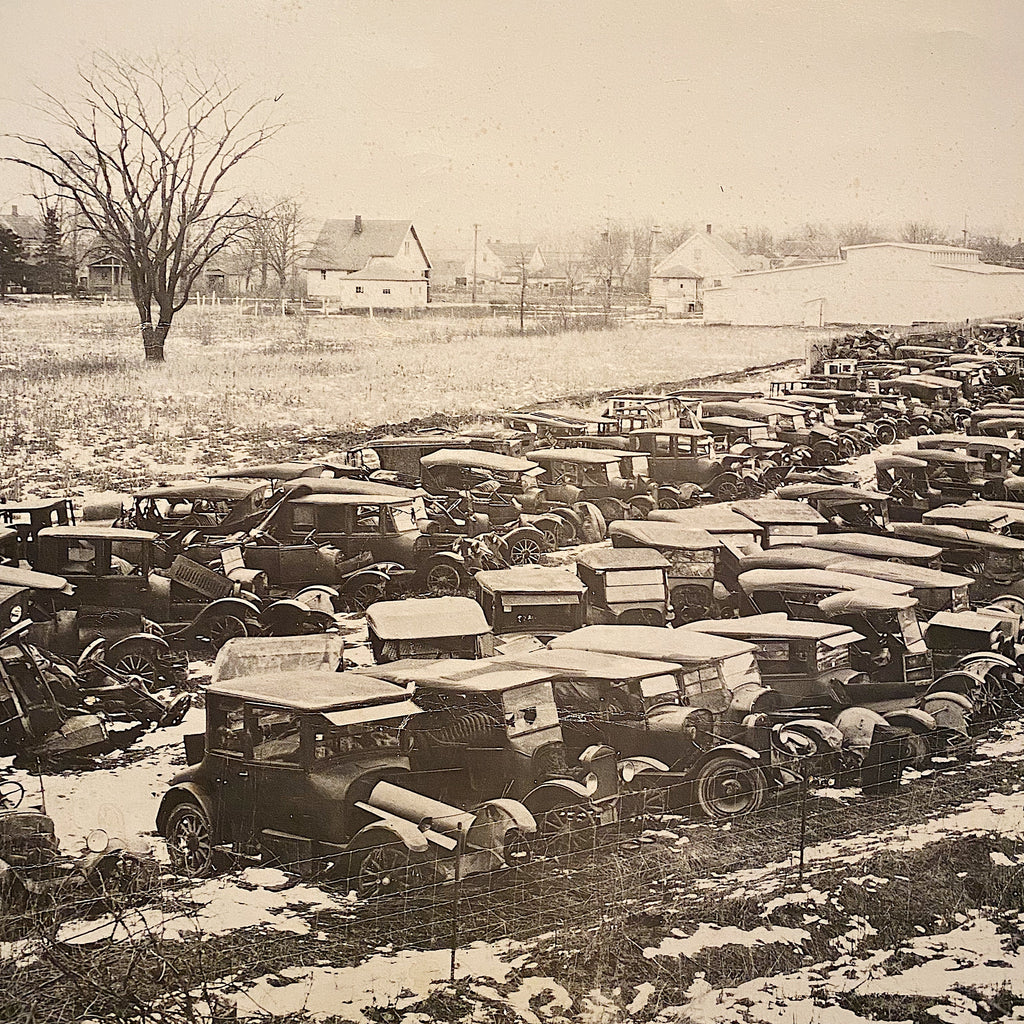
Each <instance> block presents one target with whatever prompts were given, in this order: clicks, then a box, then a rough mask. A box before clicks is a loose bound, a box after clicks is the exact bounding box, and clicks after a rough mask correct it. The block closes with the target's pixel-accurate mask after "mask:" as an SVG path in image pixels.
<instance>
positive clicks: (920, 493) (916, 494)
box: [875, 455, 942, 522]
mask: <svg viewBox="0 0 1024 1024" xmlns="http://www.w3.org/2000/svg"><path fill="white" fill-rule="evenodd" d="M928 473H929V467H928V463H927V462H924V461H923V460H921V459H917V458H914V457H912V456H910V455H883V456H879V457H877V458H876V459H875V486H876V487H877V488H878V490H879V491H881V492H882V493H883V494H888V495H889V498H890V502H889V518H890V519H891V520H894V521H900V522H907V521H909V522H915V521H919V520H920V519H921V516H922V515H923V514H924V513H925V512H927V511H928V509H930V508H933V507H935V506H936V505H941V504H942V495H941V494H940V493H939V490H938V488H934V487H932V486H931V484H930V482H929V477H928Z"/></svg>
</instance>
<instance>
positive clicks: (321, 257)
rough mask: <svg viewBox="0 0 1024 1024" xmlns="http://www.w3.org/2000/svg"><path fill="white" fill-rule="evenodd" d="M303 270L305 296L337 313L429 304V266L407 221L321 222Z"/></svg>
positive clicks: (304, 261) (353, 220)
mask: <svg viewBox="0 0 1024 1024" xmlns="http://www.w3.org/2000/svg"><path fill="white" fill-rule="evenodd" d="M303 266H304V267H305V269H306V286H307V294H308V295H309V296H310V297H311V298H318V299H325V300H326V301H327V302H329V303H332V304H333V303H336V304H337V305H339V306H340V307H341V308H342V309H409V308H412V307H417V306H425V305H426V304H427V303H428V302H429V301H430V291H429V282H430V260H429V259H427V254H426V252H425V250H424V248H423V246H422V244H421V243H420V240H419V236H418V235H417V234H416V229H415V227H413V225H412V222H411V221H407V220H363V218H362V217H359V216H357V217H355V218H354V219H352V220H328V221H325V223H324V226H323V227H322V228H321V229H320V234H319V236H318V237H317V240H316V242H315V244H314V245H313V248H312V250H311V252H310V254H309V256H308V257H306V259H305V260H303Z"/></svg>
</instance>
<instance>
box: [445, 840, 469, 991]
mask: <svg viewBox="0 0 1024 1024" xmlns="http://www.w3.org/2000/svg"><path fill="white" fill-rule="evenodd" d="M456 839H457V840H458V845H457V846H456V847H455V882H454V885H455V891H454V893H452V937H451V943H452V959H451V966H450V968H449V972H448V980H449V981H450V982H451V983H452V984H453V985H454V984H455V951H456V950H457V949H458V948H459V898H460V897H461V895H462V856H463V854H464V853H465V839H466V836H465V833H464V832H463V830H462V822H461V821H460V822H459V827H458V835H457V836H456Z"/></svg>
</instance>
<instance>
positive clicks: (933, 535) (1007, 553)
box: [893, 522, 1024, 603]
mask: <svg viewBox="0 0 1024 1024" xmlns="http://www.w3.org/2000/svg"><path fill="white" fill-rule="evenodd" d="M893 530H894V532H895V534H896V536H897V537H904V538H906V539H907V540H910V541H919V542H921V543H927V544H931V545H935V546H936V547H937V548H938V549H939V550H940V552H941V559H942V568H944V569H946V570H947V571H949V572H954V573H961V574H963V575H966V576H973V577H974V583H973V584H972V585H971V596H972V597H973V598H974V600H975V602H976V603H979V602H981V603H983V602H984V601H986V600H988V599H989V598H992V597H997V596H999V595H1000V594H1006V593H1010V594H1020V596H1024V540H1022V539H1021V538H1019V537H1008V536H1005V535H1004V534H1000V533H990V532H988V531H986V530H969V529H965V528H964V527H962V526H955V525H953V524H952V523H932V522H921V523H894V524H893Z"/></svg>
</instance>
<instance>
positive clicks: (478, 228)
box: [473, 224, 480, 306]
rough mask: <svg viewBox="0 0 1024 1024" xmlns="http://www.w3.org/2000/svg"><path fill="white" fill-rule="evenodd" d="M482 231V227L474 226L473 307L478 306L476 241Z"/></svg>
mask: <svg viewBox="0 0 1024 1024" xmlns="http://www.w3.org/2000/svg"><path fill="white" fill-rule="evenodd" d="M479 231H480V225H479V224H474V225H473V305H474V306H475V305H476V240H477V235H478V233H479Z"/></svg>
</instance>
